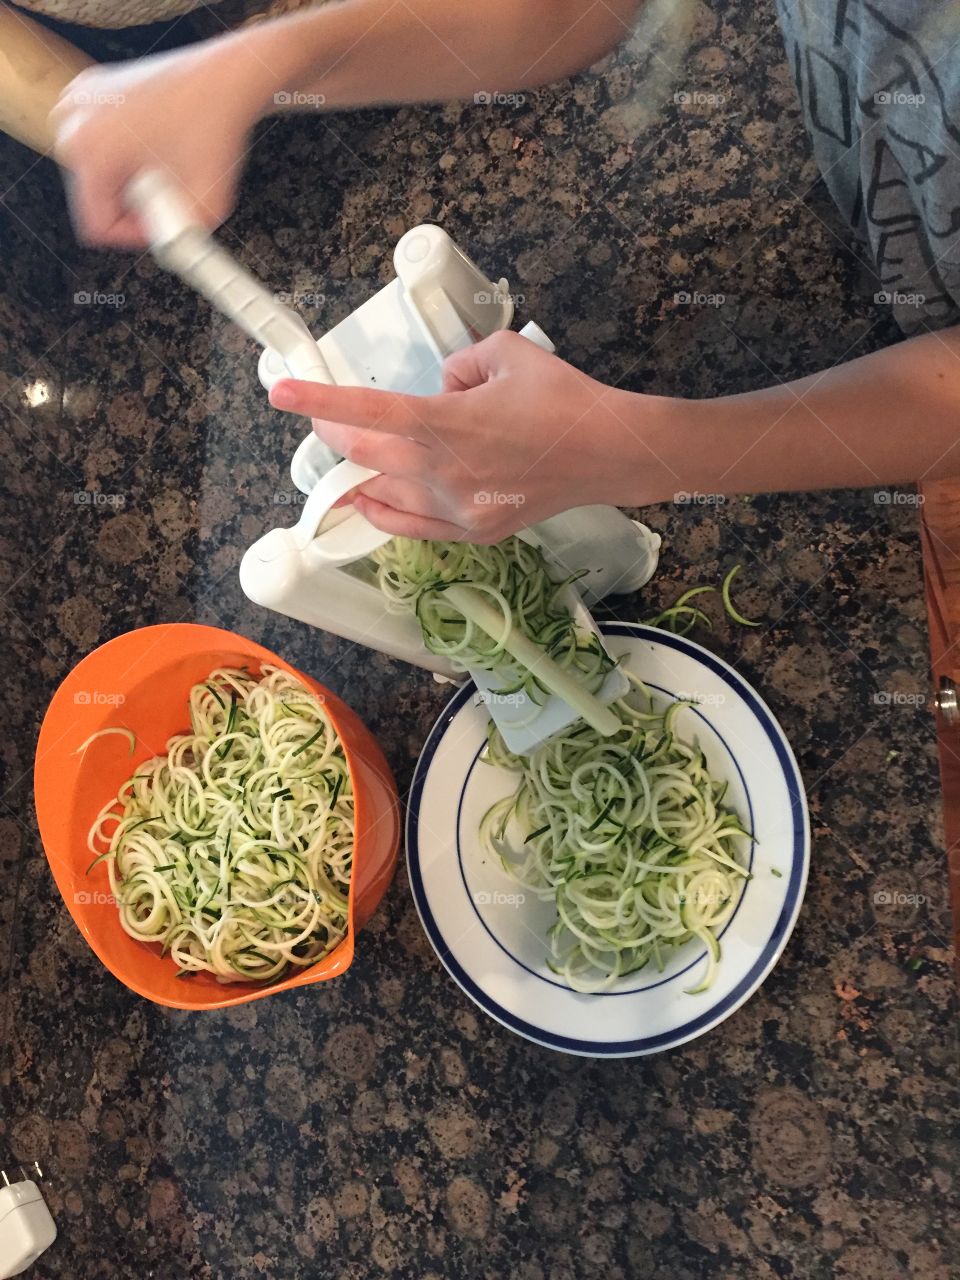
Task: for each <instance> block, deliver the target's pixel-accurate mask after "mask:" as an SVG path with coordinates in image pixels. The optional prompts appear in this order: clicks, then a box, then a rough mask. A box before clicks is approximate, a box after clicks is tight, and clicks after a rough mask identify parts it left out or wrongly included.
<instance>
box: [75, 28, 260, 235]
mask: <svg viewBox="0 0 960 1280" xmlns="http://www.w3.org/2000/svg"><path fill="white" fill-rule="evenodd" d="M235 56H236V53H235V49H234V47H232V46H229V47H228V46H227V45H225V44H223V45H219V44H217V43H216V42H214V43H208V44H203V45H198V46H195V47H194V48H188V49H184V50H178V51H176V52H174V53H166V54H161V55H158V56H153V57H148V58H142V59H140V60H138V61H134V62H125V63H117V64H113V65H106V66H103V67H93V68H91V69H90V70H88V71H84V72H82V73H81V74H80V75H79V76H77V77H76V79H74V80H72V81H71V82H70V84H68V85H67V87H66V89H64V91H63V94H62V95H61V97H60V101H59V103H58V104H57V106H56V107H54V109H53V111H52V113H51V117H50V118H51V123H52V124H53V127H54V130H55V133H56V157H57V159H58V161H59V162H60V163H61V164H62V165H63V166H64V167H65V168H66V169H67V170H68V171H69V172H68V176H67V187H68V192H69V197H70V208H71V214H72V217H73V220H74V224H75V226H76V229H77V234H78V236H79V237H80V239H82V240H84V241H86V242H88V243H90V244H111V245H118V246H121V247H126V248H141V247H143V246H144V245H145V244H146V237H145V235H144V233H143V229H142V228H141V226H140V222H139V219H138V218H137V217H136V215H135V214H133V213H130V212H129V211H128V210H127V209H126V207H125V204H124V191H125V189H126V187H127V185H128V184H129V182H130V180H131V179H132V178H133V177H134V176H135V175H136V174H137V173H138V172H139V171H140V170H141V169H145V168H154V169H156V168H160V169H165V170H166V171H167V172H168V173H170V174H171V175H172V177H173V178H174V179H175V180H176V181H177V182H178V183H179V185H180V186H181V187H182V188H183V190H184V192H185V194H186V196H187V199H188V201H189V203H190V205H191V207H192V210H193V212H194V214H195V215H196V216H197V218H198V219H199V220H200V221H201V222H202V223H203V224H204V225H205V226H208V227H211V228H213V227H215V226H217V225H218V223H220V222H222V221H223V219H224V218H225V217H226V216H227V214H228V213H229V212H230V210H231V208H232V207H233V202H234V194H235V190H236V185H237V181H238V179H239V177H240V172H241V168H242V163H243V158H244V147H245V140H246V136H247V133H248V131H249V129H250V128H251V126H252V124H253V122H254V120H255V119H256V116H257V114H258V110H257V103H256V102H255V101H254V94H255V91H256V86H255V82H254V83H250V84H249V87H247V82H245V80H244V78H243V77H242V76H238V75H236V74H235V71H236V70H237V69H238V68H235V67H234V64H233V59H234V58H235Z"/></svg>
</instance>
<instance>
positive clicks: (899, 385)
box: [612, 329, 960, 505]
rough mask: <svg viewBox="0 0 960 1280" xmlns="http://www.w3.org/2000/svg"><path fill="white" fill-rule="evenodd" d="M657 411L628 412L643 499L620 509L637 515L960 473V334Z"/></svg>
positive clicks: (625, 499)
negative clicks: (692, 503)
mask: <svg viewBox="0 0 960 1280" xmlns="http://www.w3.org/2000/svg"><path fill="white" fill-rule="evenodd" d="M631 400H635V401H636V404H635V405H633V406H632V407H629V401H631ZM641 401H644V402H646V403H641ZM648 405H649V402H647V401H646V398H645V397H631V396H629V394H628V395H627V400H626V401H622V402H620V404H619V405H618V416H619V417H620V418H621V419H624V418H626V420H625V422H624V425H625V427H626V433H625V438H626V440H628V441H630V442H632V443H630V444H629V450H630V454H631V457H632V462H633V465H632V467H631V468H630V470H631V472H632V475H633V477H634V484H633V487H634V490H635V493H634V494H633V495H632V496H627V494H626V493H623V494H620V495H619V496H617V497H615V498H613V499H612V500H614V501H619V502H622V503H624V504H625V505H627V504H629V503H631V502H632V501H647V502H652V501H666V500H668V499H669V498H670V497H671V496H672V493H673V492H701V493H725V494H735V493H765V492H773V491H777V490H788V489H794V490H795V489H829V488H847V487H860V486H869V485H884V484H896V483H906V482H912V481H916V480H918V479H921V478H936V477H939V476H944V475H949V474H956V473H957V472H958V471H960V329H950V330H946V331H944V332H942V333H939V334H926V335H924V336H923V337H919V338H913V339H910V340H908V341H906V342H902V343H900V344H898V345H897V346H894V347H890V348H888V349H886V350H884V351H879V352H876V353H874V354H872V355H869V356H864V357H862V358H860V359H858V360H852V361H850V362H849V363H847V364H844V365H839V366H837V367H836V368H834V369H829V370H827V371H826V372H824V373H819V374H813V375H812V376H810V377H807V378H801V379H799V380H798V381H796V382H790V383H786V384H783V385H779V386H776V387H769V388H765V389H764V390H762V391H752V392H748V393H746V394H743V395H735V396H725V397H722V398H718V399H713V400H699V401H683V400H657V401H656V402H654V406H655V407H654V412H653V414H652V416H653V418H654V419H655V422H654V423H653V424H652V425H651V424H650V418H651V413H650V411H649V408H648ZM627 415H629V416H627ZM631 418H632V420H630V419H631ZM644 424H645V425H644ZM651 475H655V476H656V480H655V482H654V487H655V489H656V493H655V494H652V493H650V479H649V478H650V476H651Z"/></svg>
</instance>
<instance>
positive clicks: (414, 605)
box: [372, 536, 615, 702]
mask: <svg viewBox="0 0 960 1280" xmlns="http://www.w3.org/2000/svg"><path fill="white" fill-rule="evenodd" d="M372 558H373V560H374V561H375V562H376V564H377V566H378V573H377V580H378V583H379V586H380V589H381V591H382V592H383V594H384V596H385V597H386V600H387V607H388V608H389V609H391V610H392V611H393V612H395V613H414V614H416V617H417V621H418V622H419V623H420V630H421V632H422V633H423V642H424V644H425V646H426V647H427V649H429V651H430V652H431V653H435V654H441V655H443V657H445V658H448V659H449V660H450V661H451V662H452V663H453V665H454V667H456V669H457V670H458V671H466V670H467V669H468V668H473V669H476V670H483V671H496V672H497V673H498V674H499V675H500V676H502V678H503V680H504V685H503V687H502V688H501V689H498V690H497V691H496V696H497V697H507V696H509V695H511V694H519V693H521V692H525V693H526V694H527V695H528V696H529V697H530V698H532V699H533V700H534V701H535V702H542V701H543V700H544V697H545V695H547V694H549V693H550V692H551V689H550V686H549V683H547V682H545V681H544V680H543V679H542V678H541V676H540V673H538V672H535V671H531V670H529V669H527V668H526V667H525V666H524V665H523V664H522V663H520V662H518V661H517V660H516V658H515V656H514V655H512V654H510V653H509V652H508V651H507V647H506V646H507V643H508V641H509V637H510V635H511V633H513V632H519V633H520V634H521V635H523V636H525V637H527V639H529V640H532V641H533V642H534V644H536V645H537V646H538V647H539V649H540V650H541V651H542V653H543V654H544V655H545V656H546V657H547V658H550V659H552V661H553V662H554V663H556V664H557V665H558V666H559V667H562V668H564V669H566V670H567V671H569V672H570V673H571V674H573V675H575V676H576V678H577V680H578V682H579V683H580V684H581V685H582V687H583V688H584V689H585V690H586V691H587V692H588V693H595V692H596V691H597V690H598V689H599V688H600V686H601V685H602V684H603V682H604V679H605V678H606V675H607V673H608V672H609V671H610V670H611V668H612V667H613V666H614V665H615V664H614V662H613V661H612V660H611V659H610V657H609V655H608V654H607V652H606V650H605V649H604V647H603V645H602V644H601V642H600V640H599V638H598V637H597V636H596V635H594V634H593V633H592V632H590V631H586V632H584V631H582V630H578V628H577V626H576V624H575V622H574V619H573V617H572V615H571V612H570V608H569V606H568V604H567V602H566V601H565V600H564V598H563V597H564V593H565V591H566V589H567V588H568V587H569V586H570V584H571V583H572V582H574V581H575V580H576V578H577V577H579V576H580V575H579V574H574V575H573V576H572V577H569V578H566V579H562V580H560V581H557V580H556V579H554V578H553V577H551V575H550V572H549V570H548V567H547V563H546V560H545V559H544V556H543V552H542V551H541V550H540V548H539V547H534V546H531V545H530V544H529V543H527V542H524V541H523V539H522V538H518V537H515V536H514V537H510V538H506V539H504V541H503V542H499V543H497V544H496V545H495V546H492V547H480V546H475V545H474V544H473V543H469V542H420V541H416V540H414V539H411V538H393V539H392V540H391V541H390V542H388V543H386V544H385V545H384V546H383V547H380V548H378V550H376V551H375V552H373V556H372ZM459 583H466V584H468V585H469V586H470V587H472V588H473V589H474V590H475V591H476V592H479V593H481V594H482V595H483V596H484V597H485V598H486V599H487V600H488V601H489V602H490V603H491V604H492V605H493V606H494V608H495V609H496V616H497V617H498V619H500V620H501V622H500V626H499V628H498V632H499V633H498V634H497V635H489V634H487V632H486V631H484V630H483V629H482V628H481V627H479V626H478V625H477V624H476V623H475V622H473V621H471V620H470V619H469V618H466V617H464V615H463V613H462V612H461V611H460V609H458V608H457V607H456V606H455V605H454V604H453V603H452V602H451V600H449V599H448V598H447V596H446V591H447V589H448V588H449V587H451V586H453V585H454V584H459Z"/></svg>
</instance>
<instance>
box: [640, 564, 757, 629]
mask: <svg viewBox="0 0 960 1280" xmlns="http://www.w3.org/2000/svg"><path fill="white" fill-rule="evenodd" d="M741 568H742V565H739V564H735V565H734V566H733V568H732V569H731V570H730V572H729V573H728V574H727V576H726V577H725V578H724V580H723V582H722V583H721V584H720V586H719V587H710V586H706V587H691V588H690V590H689V591H684V593H683V595H682V596H680V597H679V598H678V599H677V600H675V601H674V602H673V604H671V605H669V606H668V607H667V608H666V609H664V610H663V612H662V613H658V614H657V615H656V616H655V617H653V618H647V619H645V625H646V626H648V627H662V629H663V630H664V631H672V632H673V634H674V635H679V636H685V635H687V634H688V633H689V632H690V631H692V630H693V628H694V627H695V626H696V625H697V623H698V622H702V623H703V625H704V626H705V627H707V628H709V629H710V630H712V629H713V623H712V622H711V621H710V619H709V618H708V617H707V615H706V614H705V613H704V612H703V610H702V609H699V608H698V607H697V606H696V605H693V604H691V603H690V601H691V600H693V599H695V598H696V597H697V596H702V595H709V594H712V593H714V592H716V591H718V590H719V592H720V598H721V600H722V601H723V608H724V612H725V613H726V615H727V617H728V618H730V619H731V620H732V621H733V622H736V623H738V624H739V625H740V626H741V627H759V626H760V625H761V624H760V623H759V622H755V621H754V620H753V619H751V618H745V617H744V616H743V614H742V613H741V612H740V611H739V610H738V609H737V608H736V606H735V605H734V603H733V601H732V600H731V599H730V588H731V587H732V585H733V580H734V578H735V577H736V576H737V574H738V573H739V572H740V570H741Z"/></svg>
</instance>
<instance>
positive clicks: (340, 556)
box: [293, 462, 392, 565]
mask: <svg viewBox="0 0 960 1280" xmlns="http://www.w3.org/2000/svg"><path fill="white" fill-rule="evenodd" d="M379 474H380V473H379V472H377V471H371V470H370V469H369V467H360V466H357V464H356V463H355V462H338V463H337V465H336V466H335V467H333V468H331V470H330V471H328V472H327V474H326V475H325V476H324V477H323V479H322V480H321V481H320V483H319V484H317V485H315V486H314V487H313V489H312V490H311V491H310V496H309V497H308V498H307V501H306V503H305V504H304V508H303V512H302V513H301V516H300V519H299V520H298V521H297V523H296V525H295V527H294V529H293V538H294V541H295V542H296V544H297V546H298V547H299V548H300V550H301V551H309V554H310V557H311V559H313V560H314V561H317V562H320V563H322V564H325V565H343V564H350V563H352V562H353V561H354V560H360V559H361V558H362V557H363V556H366V555H369V554H370V552H371V551H376V549H377V547H382V546H383V544H384V543H385V542H389V541H390V538H391V536H392V535H391V534H389V533H384V532H383V531H382V530H381V529H377V528H376V527H375V526H374V525H372V524H371V523H370V521H369V520H366V519H364V517H363V516H362V515H361V514H360V512H359V511H357V510H356V509H355V508H354V507H351V506H344V507H336V508H334V503H335V502H337V501H339V499H340V498H342V497H343V496H344V495H345V494H347V493H349V492H350V490H351V489H355V488H356V487H357V485H358V484H363V482H364V481H365V480H372V479H373V477H374V476H376V475H379Z"/></svg>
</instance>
